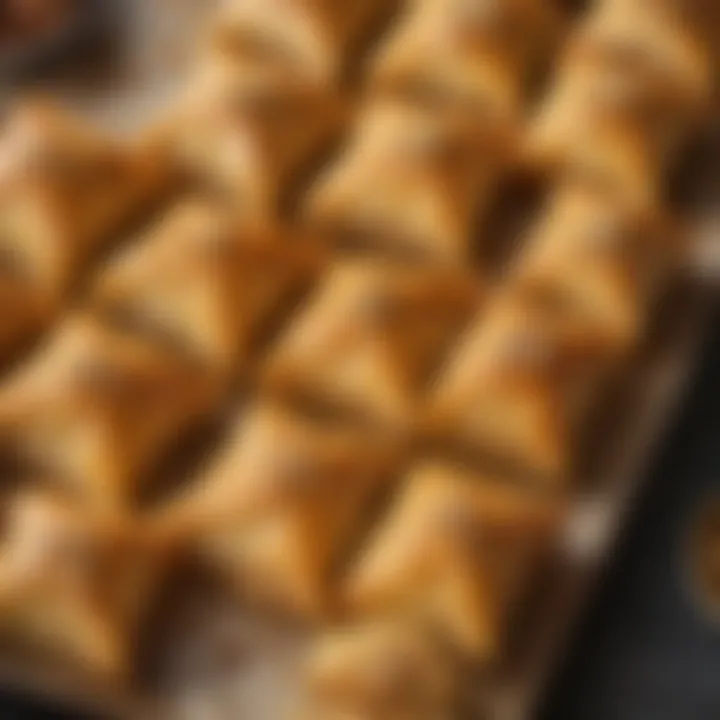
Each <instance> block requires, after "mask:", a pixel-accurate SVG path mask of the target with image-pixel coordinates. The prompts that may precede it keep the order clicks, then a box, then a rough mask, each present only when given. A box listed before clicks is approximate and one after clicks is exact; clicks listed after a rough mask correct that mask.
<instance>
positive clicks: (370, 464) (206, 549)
mask: <svg viewBox="0 0 720 720" xmlns="http://www.w3.org/2000/svg"><path fill="white" fill-rule="evenodd" d="M392 462H393V458H392V457H391V452H390V449H389V446H388V445H387V444H386V443H385V442H384V441H381V440H380V439H379V438H377V437H375V436H370V435H366V434H364V433H360V432H359V431H355V430H351V429H345V428H343V427H338V426H333V425H332V424H327V425H326V424H320V423H316V422H314V421H311V420H308V419H305V418H303V417H301V416H298V415H295V414H294V413H292V412H289V411H287V410H283V409H281V408H279V407H278V406H276V405H274V404H272V403H270V404H268V403H262V404H259V405H257V406H255V407H254V408H253V409H252V410H251V411H250V412H249V413H248V416H247V417H243V418H241V420H240V422H239V424H238V426H237V428H236V429H235V430H234V431H233V432H232V434H231V436H230V437H229V439H228V441H227V448H226V450H224V451H223V452H222V453H221V454H220V456H219V457H218V458H216V459H215V460H213V461H211V464H210V467H209V469H208V471H207V473H205V474H204V475H203V477H201V479H200V480H199V482H198V485H197V487H194V488H191V489H189V490H188V491H187V493H184V494H182V495H181V496H180V498H178V499H176V500H175V501H173V502H171V503H170V506H169V507H167V508H165V509H164V510H161V511H160V514H159V517H158V518H157V519H156V528H157V532H160V533H165V534H169V535H170V537H172V538H177V537H180V538H183V537H185V538H190V539H193V538H194V540H195V545H196V546H197V547H198V548H199V552H200V556H201V557H203V558H205V560H207V561H209V562H210V563H211V564H212V565H213V566H215V567H216V568H217V569H218V570H219V572H220V574H221V575H223V576H225V577H227V578H229V579H230V580H232V582H233V583H234V584H235V585H237V586H238V587H239V588H240V589H241V590H243V591H244V592H245V593H247V594H248V595H249V596H250V597H252V598H255V599H259V600H261V601H266V602H269V603H270V604H271V605H273V606H276V607H280V608H282V609H284V610H289V611H291V612H293V613H299V614H300V615H308V616H314V615H316V614H317V613H321V612H324V611H326V610H327V609H329V605H328V603H329V602H330V600H331V597H330V591H331V589H332V588H331V580H332V578H333V577H334V574H335V572H336V570H337V563H338V562H339V560H340V559H341V558H342V557H343V555H344V553H346V552H347V550H348V547H349V545H351V544H352V543H353V542H354V540H355V537H356V534H357V532H358V530H359V529H360V527H362V521H363V519H364V516H365V515H366V513H367V512H368V510H369V507H370V506H371V505H372V502H373V500H374V499H375V498H376V497H377V494H378V492H380V491H381V490H382V488H383V485H384V482H385V481H386V480H387V475H388V472H389V471H390V466H391V465H392Z"/></svg>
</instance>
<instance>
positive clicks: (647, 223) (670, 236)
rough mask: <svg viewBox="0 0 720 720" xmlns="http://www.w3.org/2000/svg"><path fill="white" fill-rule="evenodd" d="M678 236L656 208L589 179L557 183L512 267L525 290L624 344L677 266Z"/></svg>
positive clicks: (640, 331)
mask: <svg viewBox="0 0 720 720" xmlns="http://www.w3.org/2000/svg"><path fill="white" fill-rule="evenodd" d="M681 250H682V249H681V243H680V241H679V237H678V233H676V232H675V231H674V229H673V227H672V224H671V223H670V222H668V221H666V220H665V219H664V218H663V217H662V214H661V213H659V212H649V211H644V210H638V209H633V208H632V207H629V206H624V205H622V204H619V203H618V202H616V200H615V198H614V197H613V196H612V195H610V196H609V195H608V194H607V193H604V192H602V191H598V190H597V189H596V188H594V187H592V186H587V185H583V184H577V183H573V184H570V185H567V186H564V187H561V188H559V189H558V190H557V191H556V193H555V195H554V197H553V198H552V199H551V201H550V205H549V207H548V208H547V210H546V211H545V212H544V214H543V215H542V217H541V219H540V221H539V223H538V225H537V227H536V229H535V230H534V231H533V232H532V233H531V236H530V237H529V238H528V240H527V242H526V244H525V247H524V248H523V249H522V250H521V251H520V254H519V256H518V258H517V260H516V262H515V266H514V267H513V269H512V275H513V277H514V279H515V281H516V282H517V283H518V284H519V285H521V286H522V287H523V288H524V290H525V291H526V292H528V293H530V294H531V295H545V296H554V297H555V298H557V300H558V302H561V303H566V304H567V305H568V307H569V309H570V310H574V311H577V312H578V313H579V314H580V315H581V316H582V317H584V318H585V319H586V320H587V322H588V327H590V326H592V327H594V328H596V329H597V330H598V332H600V333H603V334H605V335H606V336H607V337H608V339H610V340H611V341H612V342H615V343H617V346H618V349H619V350H631V349H632V348H634V347H636V346H637V344H638V343H639V342H640V340H641V338H642V337H643V336H644V332H645V329H646V325H647V322H648V319H649V315H650V310H651V307H652V304H653V301H654V300H656V299H657V298H658V297H659V295H660V294H661V292H662V291H663V290H664V289H665V287H666V284H667V283H669V281H670V277H671V274H672V270H673V268H676V267H677V266H679V260H680V256H681Z"/></svg>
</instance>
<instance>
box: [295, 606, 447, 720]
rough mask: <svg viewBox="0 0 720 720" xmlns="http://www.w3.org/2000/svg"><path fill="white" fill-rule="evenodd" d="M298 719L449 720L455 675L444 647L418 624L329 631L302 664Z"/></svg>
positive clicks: (376, 624)
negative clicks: (301, 703)
mask: <svg viewBox="0 0 720 720" xmlns="http://www.w3.org/2000/svg"><path fill="white" fill-rule="evenodd" d="M304 680H305V685H306V694H307V700H306V702H305V703H304V705H305V707H303V711H302V712H301V714H300V718H302V719H303V720H311V719H312V720H341V719H343V718H353V720H451V718H453V717H455V714H454V712H453V705H454V701H455V695H456V692H457V685H458V675H457V668H456V667H454V658H453V657H451V656H450V654H449V653H448V651H447V648H446V647H445V646H444V645H443V644H442V643H441V642H438V640H437V638H435V637H434V636H433V634H432V633H430V632H428V630H427V628H425V627H424V626H423V625H422V624H420V623H412V622H403V621H402V620H397V619H396V620H393V621H389V622H383V621H379V622H370V623H366V624H361V625H356V626H351V627H347V628H342V629H339V630H334V631H332V632H330V633H328V634H326V635H325V636H323V637H321V638H320V639H319V640H318V641H316V643H315V644H314V645H313V647H312V648H311V651H310V653H309V657H308V658H307V661H306V665H305V678H304Z"/></svg>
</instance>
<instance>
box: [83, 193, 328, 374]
mask: <svg viewBox="0 0 720 720" xmlns="http://www.w3.org/2000/svg"><path fill="white" fill-rule="evenodd" d="M295 240H297V238H295ZM317 260H318V257H317V253H316V252H314V251H313V248H311V247H310V246H309V244H307V243H301V242H299V241H296V242H293V241H292V239H289V238H281V237H280V233H279V231H277V230H273V229H268V228H260V227H257V226H254V225H252V224H250V223H248V224H245V223H243V221H242V220H240V219H238V218H237V217H236V216H235V215H234V214H233V213H232V212H230V211H228V210H226V209H223V208H222V207H221V206H219V205H217V204H214V203H210V202H207V201H202V200H188V201H185V202H181V203H180V204H179V205H177V206H175V207H173V208H171V209H170V210H169V211H168V212H167V213H166V214H165V215H164V216H163V217H162V218H161V219H160V220H159V222H158V223H157V224H156V225H155V226H153V227H152V228H151V229H150V230H149V232H148V233H147V236H146V237H145V238H144V239H143V240H141V241H140V242H138V243H137V244H135V245H133V246H132V247H130V248H129V250H127V251H125V252H124V253H123V254H122V255H121V256H120V257H119V258H118V259H116V260H115V261H113V262H112V263H111V265H110V267H109V268H108V270H107V271H106V272H105V273H104V274H102V275H101V277H100V281H99V283H98V285H97V291H96V296H95V297H96V302H97V303H98V304H99V306H100V307H101V308H102V310H103V311H105V313H106V315H108V316H110V317H111V318H114V319H116V320H119V321H120V322H121V323H123V324H126V325H128V326H129V327H130V328H132V329H137V330H140V331H141V332H145V333H146V334H147V336H148V337H149V338H155V339H157V340H158V341H160V342H166V343H167V344H169V345H170V346H171V347H173V348H176V349H179V350H180V351H181V352H183V353H184V354H187V355H189V356H191V357H194V358H196V359H199V360H201V361H202V362H204V363H207V364H208V365H209V366H210V367H211V368H212V369H214V370H218V371H222V372H223V373H226V372H229V371H231V370H232V369H233V368H234V367H235V366H236V365H237V364H238V363H242V361H243V360H244V359H245V356H246V355H247V353H248V351H249V350H250V349H251V346H252V343H253V341H254V340H255V339H256V337H257V335H258V332H259V331H260V330H262V328H263V323H266V322H267V321H268V319H269V317H270V316H271V315H272V314H273V312H274V311H277V310H278V308H279V307H280V306H281V305H282V303H283V301H285V300H288V299H289V298H290V297H291V296H292V295H294V294H295V293H297V292H298V291H300V290H301V289H302V288H303V286H304V285H305V284H307V283H308V281H309V280H310V278H311V277H312V275H313V274H314V271H315V269H316V266H317Z"/></svg>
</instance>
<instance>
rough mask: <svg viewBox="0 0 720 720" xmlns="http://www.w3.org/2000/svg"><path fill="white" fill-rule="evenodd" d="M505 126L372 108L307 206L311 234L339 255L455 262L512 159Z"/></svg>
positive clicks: (391, 105)
mask: <svg viewBox="0 0 720 720" xmlns="http://www.w3.org/2000/svg"><path fill="white" fill-rule="evenodd" d="M506 130H507V129H506V128H505V129H503V130H502V131H500V130H499V129H498V128H493V129H492V130H487V131H486V130H485V129H483V128H479V127H478V124H477V123H476V122H475V121H474V120H472V119H469V118H468V117H467V116H464V115H463V114H461V113H456V112H451V113H448V112H442V113H436V112H428V111H427V110H425V109H422V108H417V107H412V106H410V105H408V104H405V103H402V102H394V101H388V100H385V101H378V102H376V103H372V104H371V105H370V106H369V107H368V108H367V109H366V110H365V111H364V112H363V113H361V115H360V118H359V121H358V126H357V127H356V129H355V130H354V133H353V135H352V137H351V139H350V140H349V142H348V145H347V146H346V147H345V149H344V151H343V153H342V154H341V155H340V157H339V159H338V160H336V161H335V162H334V163H333V164H332V165H331V166H330V167H329V169H328V170H326V171H325V172H324V174H323V175H321V177H320V179H319V180H318V182H317V183H316V185H314V186H313V187H312V188H311V189H310V193H309V195H308V197H307V198H306V200H305V219H306V221H307V223H308V224H309V226H310V228H311V229H313V230H315V231H317V232H318V233H320V234H321V235H322V236H323V237H324V238H326V239H328V240H329V241H330V243H331V244H333V245H336V246H338V247H340V248H341V249H351V250H358V249H360V250H368V249H370V250H373V251H375V252H376V253H380V254H384V255H389V256H398V255H399V256H402V257H410V258H414V259H418V258H419V259H422V260H427V259H431V260H433V261H437V262H443V263H446V264H460V263H462V262H465V261H467V260H468V259H469V257H471V254H472V233H473V228H474V221H475V218H476V216H477V214H478V213H480V212H481V211H482V209H483V208H484V207H485V206H486V205H487V204H488V203H489V202H490V200H491V198H492V197H493V194H494V191H495V189H496V186H497V183H498V178H499V175H500V174H501V173H502V169H503V168H504V167H505V164H506V162H507V159H508V156H509V154H510V142H509V140H508V138H507V137H506V136H505V132H506Z"/></svg>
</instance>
